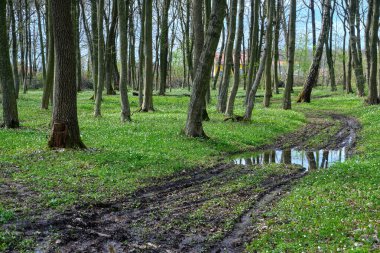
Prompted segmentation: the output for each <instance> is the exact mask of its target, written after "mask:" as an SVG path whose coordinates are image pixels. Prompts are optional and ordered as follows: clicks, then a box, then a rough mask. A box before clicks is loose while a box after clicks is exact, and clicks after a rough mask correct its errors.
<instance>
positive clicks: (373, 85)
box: [367, 0, 380, 105]
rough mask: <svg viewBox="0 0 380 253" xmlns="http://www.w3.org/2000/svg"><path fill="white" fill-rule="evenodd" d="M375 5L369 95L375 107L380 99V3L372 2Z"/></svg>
mask: <svg viewBox="0 0 380 253" xmlns="http://www.w3.org/2000/svg"><path fill="white" fill-rule="evenodd" d="M372 5H373V17H372V20H371V36H370V42H369V47H370V63H369V66H370V67H369V68H370V75H369V89H368V90H369V94H368V101H367V102H368V104H371V105H374V104H379V102H380V101H379V97H378V93H377V92H378V91H377V81H376V80H377V71H378V69H377V42H378V40H379V38H378V32H379V8H380V1H377V0H374V1H372Z"/></svg>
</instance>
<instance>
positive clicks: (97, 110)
mask: <svg viewBox="0 0 380 253" xmlns="http://www.w3.org/2000/svg"><path fill="white" fill-rule="evenodd" d="M97 11H98V17H97V23H98V90H97V92H96V97H95V111H94V116H95V117H100V116H101V105H102V99H103V89H104V66H103V65H104V36H103V18H104V0H98V10H97Z"/></svg>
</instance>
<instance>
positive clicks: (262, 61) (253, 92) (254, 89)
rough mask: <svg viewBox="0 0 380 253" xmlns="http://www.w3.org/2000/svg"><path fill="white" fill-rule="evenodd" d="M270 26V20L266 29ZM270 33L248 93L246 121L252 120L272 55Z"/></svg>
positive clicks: (269, 18) (267, 34) (266, 35)
mask: <svg viewBox="0 0 380 253" xmlns="http://www.w3.org/2000/svg"><path fill="white" fill-rule="evenodd" d="M268 13H269V17H268V20H272V17H271V16H272V14H273V12H272V11H268ZM269 26H271V25H270V24H269V22H267V26H266V29H265V30H269ZM269 36H270V35H269V33H266V34H265V37H266V38H265V39H266V40H265V41H266V43H265V46H264V48H263V52H262V54H261V58H260V65H259V69H258V70H257V73H256V76H255V80H254V82H253V84H252V85H251V86H250V87H251V88H250V90H249V95H248V99H247V106H246V108H245V114H244V121H251V119H252V112H253V108H254V106H255V98H256V93H257V89H258V88H259V85H260V82H261V78H262V77H263V73H264V70H265V66H266V64H267V57H270V56H269V55H268V51H269V43H268V41H269V38H268V37H269Z"/></svg>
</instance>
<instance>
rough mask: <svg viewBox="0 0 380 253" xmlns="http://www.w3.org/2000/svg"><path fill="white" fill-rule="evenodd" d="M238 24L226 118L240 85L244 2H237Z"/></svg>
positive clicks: (231, 114) (229, 115)
mask: <svg viewBox="0 0 380 253" xmlns="http://www.w3.org/2000/svg"><path fill="white" fill-rule="evenodd" d="M238 13H239V16H238V19H239V22H238V29H237V31H238V32H237V37H236V40H235V54H234V85H233V86H232V89H231V94H230V97H229V99H228V103H227V109H226V112H225V115H226V116H227V117H231V116H233V112H234V105H235V98H236V94H237V91H238V88H239V83H240V60H241V44H242V42H243V32H244V0H240V1H239V11H238Z"/></svg>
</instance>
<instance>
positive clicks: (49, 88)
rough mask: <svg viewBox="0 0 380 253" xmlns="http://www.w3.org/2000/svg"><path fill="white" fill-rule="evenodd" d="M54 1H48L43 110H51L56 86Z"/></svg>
mask: <svg viewBox="0 0 380 253" xmlns="http://www.w3.org/2000/svg"><path fill="white" fill-rule="evenodd" d="M52 1H53V0H48V1H47V12H48V14H47V15H48V35H47V36H48V65H47V73H46V83H45V86H44V90H43V93H42V103H41V108H42V109H46V110H47V109H48V108H49V100H50V98H51V97H52V93H53V86H54V61H55V52H54V34H53V17H52V11H51V5H52Z"/></svg>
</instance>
